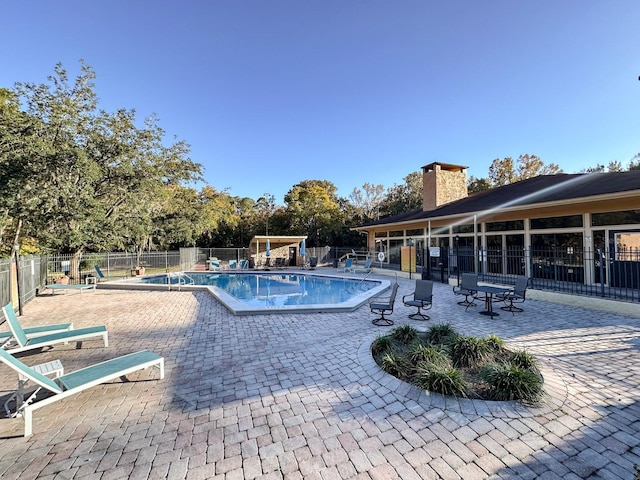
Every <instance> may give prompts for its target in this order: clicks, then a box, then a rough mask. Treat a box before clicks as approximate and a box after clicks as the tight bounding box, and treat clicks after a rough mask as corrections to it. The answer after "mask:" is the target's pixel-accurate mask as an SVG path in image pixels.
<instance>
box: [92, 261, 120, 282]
mask: <svg viewBox="0 0 640 480" xmlns="http://www.w3.org/2000/svg"><path fill="white" fill-rule="evenodd" d="M93 269H94V270H95V271H96V275H97V276H98V281H99V282H106V281H107V280H111V279H112V278H114V279H115V278H117V279H118V280H122V279H123V278H127V277H126V276H125V275H105V274H104V273H103V272H102V269H101V268H100V266H98V265H94V266H93Z"/></svg>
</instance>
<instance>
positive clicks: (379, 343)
mask: <svg viewBox="0 0 640 480" xmlns="http://www.w3.org/2000/svg"><path fill="white" fill-rule="evenodd" d="M392 347H393V342H392V341H391V338H389V337H387V336H384V337H378V338H376V339H375V340H374V341H373V343H372V344H371V353H372V354H373V356H374V357H376V356H378V355H381V354H383V353H387V351H389V350H391V348H392Z"/></svg>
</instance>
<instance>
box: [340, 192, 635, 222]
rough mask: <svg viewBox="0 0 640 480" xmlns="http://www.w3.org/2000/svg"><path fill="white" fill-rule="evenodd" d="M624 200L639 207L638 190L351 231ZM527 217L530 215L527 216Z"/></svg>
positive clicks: (480, 217) (428, 218)
mask: <svg viewBox="0 0 640 480" xmlns="http://www.w3.org/2000/svg"><path fill="white" fill-rule="evenodd" d="M626 199H635V200H637V202H636V204H632V205H630V206H629V209H634V208H638V207H640V190H630V191H624V192H616V193H609V194H603V195H593V196H588V197H578V198H571V199H567V200H556V201H552V202H539V203H528V204H526V205H511V206H506V207H497V208H494V209H489V210H476V211H468V212H461V213H456V214H451V215H441V216H438V215H433V216H431V215H428V216H425V217H420V218H416V219H411V220H403V221H399V222H389V223H378V224H375V225H367V226H362V227H353V228H351V230H354V231H369V230H375V229H378V228H386V229H388V228H389V227H395V228H400V227H405V226H406V227H409V226H412V225H416V224H424V223H425V222H428V221H437V222H442V223H451V224H453V223H465V222H474V221H475V222H482V221H483V219H484V218H489V217H492V218H493V217H496V216H501V215H505V214H508V215H509V216H513V213H515V212H529V211H535V210H539V211H541V210H545V209H548V208H558V207H563V206H567V207H568V206H574V207H575V205H576V204H587V203H591V204H593V203H604V202H608V201H616V200H617V201H620V200H626ZM505 216H506V215H505ZM527 216H528V217H529V216H530V215H527Z"/></svg>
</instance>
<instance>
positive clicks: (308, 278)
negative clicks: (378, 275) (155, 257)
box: [127, 272, 389, 315]
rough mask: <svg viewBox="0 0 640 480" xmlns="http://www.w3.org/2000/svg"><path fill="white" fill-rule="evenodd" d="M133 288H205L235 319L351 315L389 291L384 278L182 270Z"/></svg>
mask: <svg viewBox="0 0 640 480" xmlns="http://www.w3.org/2000/svg"><path fill="white" fill-rule="evenodd" d="M127 283H129V284H131V282H127ZM135 284H141V285H148V286H155V285H157V286H159V287H161V286H164V288H167V287H168V288H169V289H191V288H205V289H208V290H209V291H210V292H211V293H212V294H213V295H214V296H215V297H216V298H217V299H218V300H219V301H220V302H221V303H222V304H223V305H224V306H225V307H226V308H227V309H228V310H230V311H231V312H232V313H234V314H236V315H251V314H260V313H299V312H339V311H353V310H355V309H357V308H358V307H360V306H361V305H363V304H364V303H366V302H367V301H368V300H369V299H370V298H371V297H373V296H375V295H378V294H379V293H380V292H382V291H384V290H385V289H387V288H388V287H389V281H388V280H371V279H364V278H348V277H334V276H329V275H320V274H308V273H299V272H297V273H291V272H289V273H275V272H264V273H262V272H251V273H232V272H224V273H213V272H211V273H209V272H207V273H204V272H184V273H179V274H175V273H172V274H163V275H153V276H149V277H142V278H137V279H135Z"/></svg>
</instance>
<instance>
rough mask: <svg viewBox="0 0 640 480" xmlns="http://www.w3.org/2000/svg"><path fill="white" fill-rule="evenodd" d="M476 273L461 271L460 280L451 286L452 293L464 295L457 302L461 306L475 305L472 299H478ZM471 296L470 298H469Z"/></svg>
mask: <svg viewBox="0 0 640 480" xmlns="http://www.w3.org/2000/svg"><path fill="white" fill-rule="evenodd" d="M477 286H478V275H477V274H476V273H463V274H462V281H461V282H460V285H458V286H457V287H453V293H454V295H464V300H461V301H459V302H458V305H462V306H463V307H467V308H469V307H475V306H476V304H475V303H474V302H473V300H475V299H478V297H477V295H478V289H477V288H476V287H477ZM469 298H471V299H469Z"/></svg>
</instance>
